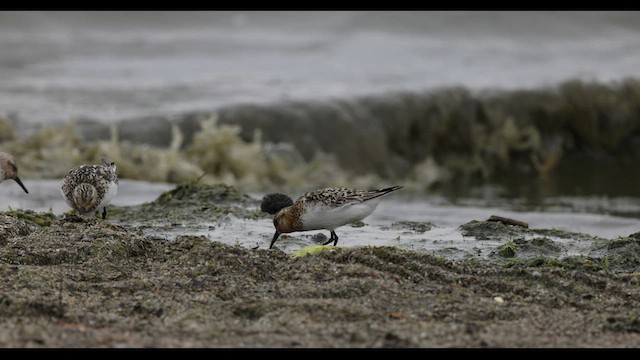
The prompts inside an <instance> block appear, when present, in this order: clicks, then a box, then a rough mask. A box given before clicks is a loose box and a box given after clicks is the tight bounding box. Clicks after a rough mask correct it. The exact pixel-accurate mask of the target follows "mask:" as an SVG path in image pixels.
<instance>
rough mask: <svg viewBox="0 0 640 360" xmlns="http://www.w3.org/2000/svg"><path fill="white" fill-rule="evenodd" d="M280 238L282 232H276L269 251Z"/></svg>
mask: <svg viewBox="0 0 640 360" xmlns="http://www.w3.org/2000/svg"><path fill="white" fill-rule="evenodd" d="M278 236H280V232H279V231H278V230H276V233H275V235H273V240H271V245H269V249H271V248H272V247H273V244H275V242H276V240H278Z"/></svg>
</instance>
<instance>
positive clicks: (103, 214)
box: [102, 206, 107, 220]
mask: <svg viewBox="0 0 640 360" xmlns="http://www.w3.org/2000/svg"><path fill="white" fill-rule="evenodd" d="M106 218H107V207H106V206H105V207H103V208H102V220H104V219H106Z"/></svg>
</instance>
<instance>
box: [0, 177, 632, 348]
mask: <svg viewBox="0 0 640 360" xmlns="http://www.w3.org/2000/svg"><path fill="white" fill-rule="evenodd" d="M257 205H259V200H258V199H253V198H251V197H249V196H247V195H244V194H241V193H239V192H238V191H236V190H235V189H234V188H232V187H229V186H221V185H201V184H194V183H191V184H183V185H179V186H177V187H176V188H175V189H173V190H171V191H169V192H166V193H164V194H163V195H162V196H160V197H159V198H158V199H157V200H155V201H154V202H152V203H148V204H143V205H139V206H133V207H119V208H113V209H111V213H110V217H109V218H108V219H107V220H108V221H102V220H99V219H81V218H78V217H76V216H73V215H69V214H65V215H63V216H58V215H54V214H52V213H34V212H30V211H23V210H14V211H8V212H3V213H0V276H1V278H2V279H3V281H2V282H1V283H0V324H1V326H2V328H3V331H2V332H0V346H2V347H322V348H324V347H638V346H639V345H640V318H639V315H638V314H639V312H638V310H637V304H638V301H640V278H639V274H640V234H631V235H630V236H627V237H620V238H617V239H602V238H598V237H595V236H592V235H589V234H581V233H571V232H567V231H562V230H556V229H528V228H523V227H519V226H513V225H505V224H503V223H499V222H487V221H480V220H482V219H479V221H471V222H468V223H465V224H460V225H461V226H460V228H459V231H460V232H461V233H462V234H464V236H465V238H466V242H468V243H469V242H473V243H477V244H478V246H480V244H481V243H482V244H489V245H485V246H486V247H485V248H483V249H484V250H483V251H482V252H483V254H484V255H482V256H479V255H477V254H474V252H473V251H474V250H473V247H469V248H468V249H466V248H455V247H453V248H452V247H450V245H447V247H448V248H442V249H440V251H435V250H433V249H432V250H429V251H411V250H407V249H405V248H402V247H399V246H380V247H372V246H356V247H347V246H344V245H345V244H342V245H343V246H340V245H341V244H340V243H339V244H338V246H337V247H319V246H316V245H315V244H314V243H312V242H311V241H312V240H310V239H312V237H311V235H312V234H310V237H309V238H306V237H303V236H302V234H300V235H296V234H292V236H290V237H289V238H284V239H280V240H279V242H282V243H283V244H286V243H287V242H296V241H298V242H301V243H303V244H304V245H305V247H303V248H302V249H303V250H304V251H299V250H300V248H298V249H297V250H296V251H289V250H287V248H286V247H285V248H284V249H285V251H282V250H280V249H273V250H266V249H265V247H264V246H259V248H258V249H252V248H251V247H249V246H243V245H241V244H238V245H228V244H224V243H221V242H219V241H216V238H215V234H217V233H216V232H215V231H213V234H214V235H210V236H206V235H197V234H196V235H193V234H191V235H189V231H188V230H189V227H194V228H195V227H196V225H194V224H198V223H207V224H215V223H216V221H222V219H225V218H229V217H230V216H232V217H233V218H234V219H238V220H237V221H247V222H251V221H255V222H267V223H268V220H269V219H270V215H268V214H266V213H261V212H260V211H259V210H256V206H257ZM258 208H259V207H258ZM172 224H180V225H179V227H180V228H186V230H183V233H181V234H178V233H176V232H172V231H171V229H172V228H173V227H175V226H172ZM398 228H402V229H404V230H406V231H407V232H413V233H416V234H420V236H421V237H422V238H423V239H424V240H425V241H429V238H430V233H432V232H434V231H437V228H435V227H432V226H430V225H429V224H426V223H416V222H410V221H407V222H404V223H396V224H390V226H389V229H398ZM356 229H357V228H356ZM381 231H385V230H383V229H381ZM389 231H390V230H389ZM270 235H271V234H264V235H263V236H264V238H265V239H268V238H269V237H270ZM341 241H343V240H341ZM258 245H262V244H258ZM310 246H313V247H310ZM461 252H462V254H461Z"/></svg>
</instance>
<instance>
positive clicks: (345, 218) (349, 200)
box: [269, 186, 403, 249]
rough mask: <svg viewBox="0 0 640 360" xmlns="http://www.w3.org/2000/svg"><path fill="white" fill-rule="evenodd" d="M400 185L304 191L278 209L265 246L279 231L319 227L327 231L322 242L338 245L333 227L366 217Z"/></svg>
mask: <svg viewBox="0 0 640 360" xmlns="http://www.w3.org/2000/svg"><path fill="white" fill-rule="evenodd" d="M402 187H403V186H392V187H389V188H385V189H379V190H355V189H346V188H327V189H321V190H316V191H311V192H308V193H305V194H303V195H302V196H300V197H299V198H298V200H296V201H295V203H293V205H291V206H287V207H285V208H283V209H281V210H280V211H278V213H277V214H276V216H275V217H274V218H273V225H275V227H276V233H275V235H273V240H271V245H270V246H269V249H271V248H272V247H273V244H274V243H275V242H276V240H278V236H280V234H282V233H290V232H295V231H308V230H321V229H326V230H329V231H331V237H330V238H329V241H327V242H326V243H324V244H323V245H327V244H329V243H330V242H332V241H333V245H334V246H335V245H336V244H338V235H336V232H335V231H334V230H335V229H336V228H337V227H340V226H342V225H346V224H349V223H352V222H354V221H357V220H362V219H364V218H365V217H367V216H369V215H370V214H371V213H372V212H373V210H375V208H376V206H378V204H379V203H380V200H381V199H382V196H383V195H387V194H388V193H390V192H392V191H396V190H398V189H401V188H402Z"/></svg>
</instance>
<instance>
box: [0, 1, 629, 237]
mask: <svg viewBox="0 0 640 360" xmlns="http://www.w3.org/2000/svg"><path fill="white" fill-rule="evenodd" d="M639 79H640V12H616V11H605V12H599V11H587V12H575V11H533V12H529V11H522V12H511V11H496V12H494V11H453V12H441V11H424V12H423V11H411V12H404V11H320V12H316V11H214V12H209V11H198V12H188V11H179V12H162V11H154V12H136V11H127V12H86V11H56V12H39V11H33V12H32V11H29V12H13V11H5V12H0V149H1V150H2V151H8V152H11V153H13V154H14V155H15V156H16V158H17V159H18V166H19V168H20V176H21V178H22V179H23V182H24V183H25V185H26V186H27V187H28V188H29V189H30V191H31V192H32V194H29V196H25V194H24V193H22V194H21V193H20V192H21V190H20V189H19V188H18V187H17V186H16V185H15V184H11V183H10V182H5V183H4V184H2V185H1V187H0V189H1V190H2V191H3V196H4V199H3V202H2V203H0V208H2V209H4V208H6V207H7V206H18V207H22V208H34V209H40V210H41V209H46V208H52V209H54V210H55V211H56V212H59V211H64V210H66V209H68V208H67V207H66V205H65V204H64V203H63V202H60V201H61V200H62V199H61V197H59V196H58V194H56V193H54V192H55V191H57V184H58V181H59V179H60V178H62V176H64V175H65V174H66V173H67V172H68V171H69V170H70V169H71V168H72V167H73V166H76V165H79V164H83V163H87V162H96V163H97V162H98V161H100V158H101V157H108V158H109V159H111V160H112V161H115V162H116V163H117V164H118V173H119V175H120V178H121V179H123V180H124V181H125V182H124V183H125V184H127V186H125V187H124V189H123V190H122V191H123V192H124V193H126V194H127V195H126V196H125V195H121V196H119V197H117V198H116V200H114V203H115V204H119V203H118V201H120V203H121V204H133V203H136V202H140V201H148V200H150V199H153V198H154V197H155V196H157V195H158V193H159V191H162V190H163V189H167V188H170V187H171V184H173V183H178V182H182V181H190V180H196V179H200V180H201V181H204V182H209V183H215V182H224V183H227V184H231V185H235V186H237V187H238V188H240V190H242V191H245V192H249V193H252V194H255V195H256V196H260V195H261V194H264V193H268V192H276V191H278V192H285V193H287V194H289V195H290V196H292V197H294V198H295V197H296V196H297V195H299V194H301V193H302V192H304V191H309V190H313V189H315V188H319V187H323V186H349V187H362V188H365V187H366V188H374V187H382V186H388V185H394V184H404V185H406V189H405V190H403V192H404V195H401V194H398V196H404V200H403V201H416V202H423V203H425V204H426V203H428V204H430V206H434V204H435V205H442V206H444V205H446V206H451V205H453V206H459V207H465V208H473V207H476V208H478V209H479V208H483V207H496V208H501V209H509V210H515V211H547V212H550V215H549V216H550V217H552V216H553V213H552V212H553V211H555V212H561V213H595V214H600V215H602V217H600V218H598V219H599V220H598V221H600V222H597V221H592V225H593V226H592V227H591V228H589V227H587V228H586V230H590V229H597V228H599V227H606V226H607V225H606V222H607V217H606V216H624V217H626V218H627V219H628V220H629V221H637V222H638V228H640V220H636V219H640V201H639V199H640V186H638V185H637V181H638V180H637V179H639V178H640V82H639V81H638V80H639ZM38 194H40V195H38ZM51 204H52V205H51ZM590 219H591V218H590ZM567 221H568V220H567ZM590 221H591V220H590ZM462 222H464V221H463V220H462V219H461V221H460V223H462ZM543 223H544V221H543ZM613 223H615V222H613V221H612V222H610V224H613ZM603 224H604V225H603ZM567 226H568V228H569V229H571V226H570V221H569V224H568V225H567ZM625 226H627V228H628V227H630V228H634V227H635V222H634V223H632V224H626V225H625ZM627 228H625V231H627V230H626V229H627ZM583 229H585V228H581V230H583ZM621 235H622V234H621ZM625 235H628V234H625Z"/></svg>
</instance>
